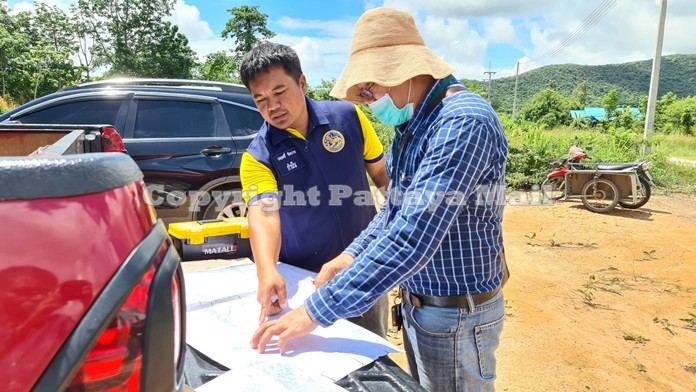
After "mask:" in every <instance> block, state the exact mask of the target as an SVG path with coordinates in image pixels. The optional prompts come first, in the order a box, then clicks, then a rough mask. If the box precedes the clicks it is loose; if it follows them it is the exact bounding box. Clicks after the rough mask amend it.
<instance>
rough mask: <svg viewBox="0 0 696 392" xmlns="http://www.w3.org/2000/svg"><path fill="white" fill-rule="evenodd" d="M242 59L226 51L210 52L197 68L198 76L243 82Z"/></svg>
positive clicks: (219, 80) (230, 81) (205, 78)
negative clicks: (240, 67) (240, 71)
mask: <svg viewBox="0 0 696 392" xmlns="http://www.w3.org/2000/svg"><path fill="white" fill-rule="evenodd" d="M239 66H240V61H239V59H238V58H236V57H234V56H230V55H228V54H227V52H226V51H224V50H221V51H218V52H214V53H210V54H208V55H207V56H205V60H204V61H203V63H202V64H200V65H199V66H198V68H197V74H196V78H198V79H202V80H216V81H218V82H227V83H241V82H242V80H241V78H240V76H239Z"/></svg>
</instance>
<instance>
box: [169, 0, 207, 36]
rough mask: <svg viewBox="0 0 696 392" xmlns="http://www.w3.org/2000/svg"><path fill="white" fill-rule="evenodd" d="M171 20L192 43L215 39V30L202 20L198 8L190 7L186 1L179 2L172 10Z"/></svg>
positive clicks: (180, 0) (179, 0)
mask: <svg viewBox="0 0 696 392" xmlns="http://www.w3.org/2000/svg"><path fill="white" fill-rule="evenodd" d="M169 20H170V21H171V22H172V23H174V24H175V25H177V26H179V31H180V32H181V33H183V34H185V35H186V37H188V39H189V40H190V41H205V40H209V39H211V38H214V34H213V30H211V29H210V26H209V25H208V22H206V21H204V20H202V19H201V12H200V11H199V10H198V7H196V6H193V5H188V4H186V2H184V0H178V1H177V2H176V4H175V5H174V9H173V10H172V15H171V16H170V17H169Z"/></svg>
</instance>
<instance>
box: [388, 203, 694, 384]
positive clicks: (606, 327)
mask: <svg viewBox="0 0 696 392" xmlns="http://www.w3.org/2000/svg"><path fill="white" fill-rule="evenodd" d="M504 235H505V244H506V254H507V259H508V263H509V266H510V270H511V274H512V276H511V279H510V281H509V283H508V285H507V286H506V288H505V297H506V301H507V304H506V308H507V319H506V324H505V328H504V331H503V335H502V341H501V346H500V348H499V350H498V380H497V382H496V389H497V390H498V391H696V197H690V196H684V195H660V194H657V195H653V198H652V199H651V200H650V202H648V204H647V205H646V206H645V207H644V208H641V209H639V210H625V209H622V208H620V207H617V208H616V209H615V210H614V211H612V212H610V213H607V214H596V213H592V212H590V211H588V210H586V209H585V208H584V207H583V205H582V203H581V202H580V201H560V202H558V203H557V204H555V205H553V206H527V207H520V206H507V207H506V210H505V216H504ZM390 334H391V336H392V340H393V342H394V343H396V344H397V345H399V344H400V338H399V334H397V333H396V332H395V331H390ZM393 359H395V361H397V362H398V363H400V364H401V365H402V366H403V364H404V361H403V355H401V354H400V355H394V356H393Z"/></svg>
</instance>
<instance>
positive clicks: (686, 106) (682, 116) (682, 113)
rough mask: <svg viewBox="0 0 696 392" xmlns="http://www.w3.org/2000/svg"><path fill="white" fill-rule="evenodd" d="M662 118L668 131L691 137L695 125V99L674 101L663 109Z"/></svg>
mask: <svg viewBox="0 0 696 392" xmlns="http://www.w3.org/2000/svg"><path fill="white" fill-rule="evenodd" d="M664 118H665V122H666V123H667V125H668V129H670V130H675V131H677V132H679V133H683V134H686V135H693V134H694V125H696V97H688V98H684V99H680V100H675V101H674V102H672V103H671V104H669V105H668V106H667V107H666V108H664Z"/></svg>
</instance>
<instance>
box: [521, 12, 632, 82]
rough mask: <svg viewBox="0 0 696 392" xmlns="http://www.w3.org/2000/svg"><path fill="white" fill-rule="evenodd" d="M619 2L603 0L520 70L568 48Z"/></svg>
mask: <svg viewBox="0 0 696 392" xmlns="http://www.w3.org/2000/svg"><path fill="white" fill-rule="evenodd" d="M618 2H619V0H604V1H602V3H601V4H600V5H599V6H597V7H596V8H595V9H594V10H593V11H592V13H590V15H588V16H587V17H586V18H585V19H584V20H583V22H582V23H581V24H580V26H578V27H577V28H575V30H573V31H572V32H571V33H570V34H568V35H567V36H565V37H564V38H563V39H562V40H561V41H560V42H559V43H557V44H556V45H555V46H554V47H553V48H551V49H549V50H548V51H546V52H545V53H543V54H542V55H541V56H539V57H538V58H536V59H533V60H531V61H529V62H527V63H522V64H521V65H522V68H523V71H524V70H529V69H531V68H532V66H533V65H542V64H543V63H545V62H547V61H548V60H550V59H551V58H553V57H554V56H556V55H557V54H558V53H560V52H561V51H563V50H564V49H565V48H567V47H569V46H570V45H572V44H573V43H575V42H576V41H577V40H578V39H580V37H582V35H583V34H584V33H585V32H587V31H588V30H589V29H591V28H592V27H593V26H594V25H596V24H597V22H599V21H600V20H601V19H602V18H604V16H605V15H606V14H608V13H609V12H610V11H611V10H612V9H613V8H614V7H615V6H616V4H617V3H618Z"/></svg>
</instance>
